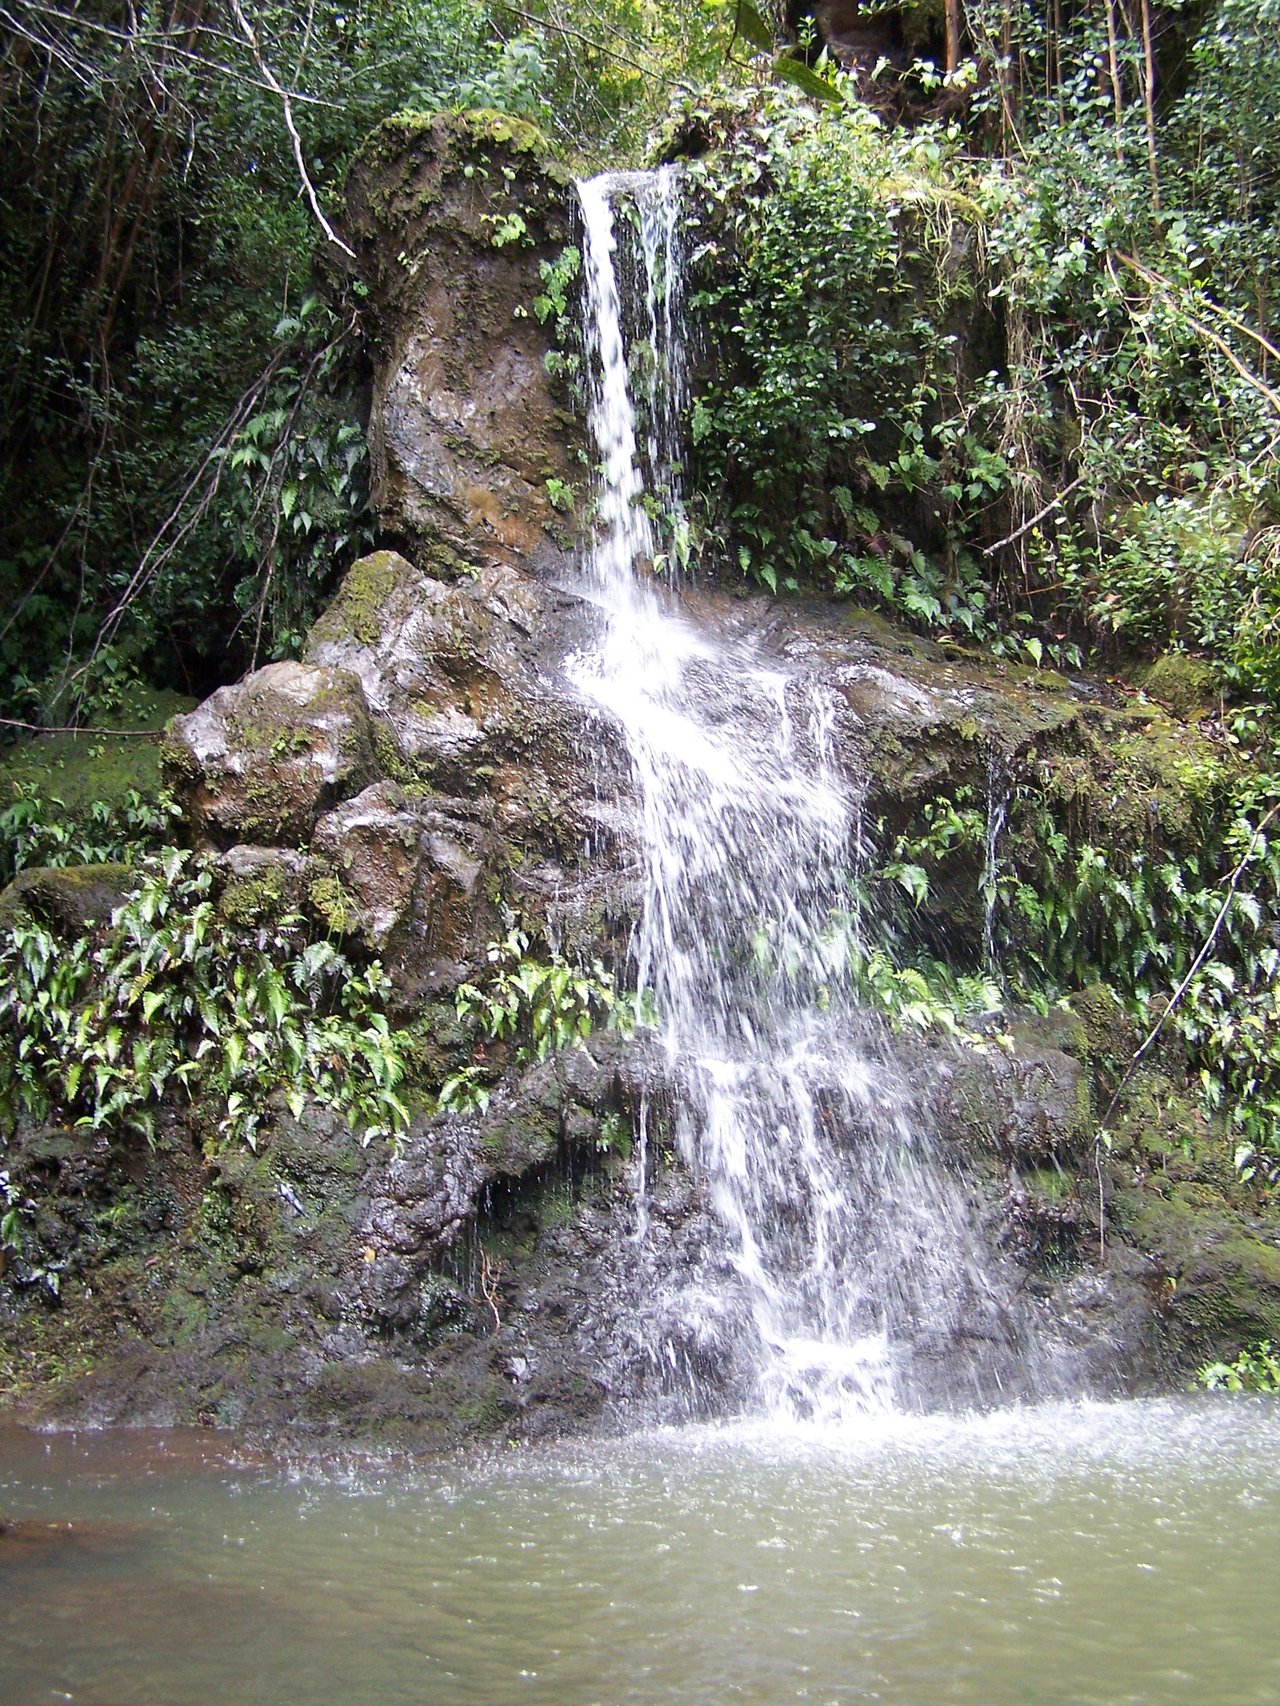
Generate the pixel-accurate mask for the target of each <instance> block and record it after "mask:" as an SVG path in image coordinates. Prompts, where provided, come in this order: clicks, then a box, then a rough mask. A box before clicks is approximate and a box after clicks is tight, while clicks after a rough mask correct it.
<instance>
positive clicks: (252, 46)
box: [231, 0, 356, 260]
mask: <svg viewBox="0 0 1280 1706" xmlns="http://www.w3.org/2000/svg"><path fill="white" fill-rule="evenodd" d="M231 10H232V13H233V14H234V16H235V20H236V23H237V24H238V25H239V26H240V33H241V34H242V35H243V36H244V39H245V41H246V42H247V43H248V44H249V52H250V53H251V54H252V55H253V63H254V64H255V65H256V66H257V67H258V71H259V73H260V75H261V76H262V79H263V81H264V82H265V83H266V84H267V85H268V87H269V88H270V89H271V90H272V92H273V93H274V94H276V95H278V96H279V98H280V106H281V110H282V111H283V113H284V125H285V129H286V130H287V131H288V132H289V141H290V142H291V143H292V144H293V159H294V164H295V165H296V166H297V168H298V176H299V177H300V178H301V179H302V187H303V189H304V190H305V191H306V196H307V200H308V201H309V202H310V204H311V211H312V213H314V214H315V216H316V219H317V220H318V221H319V224H320V228H321V230H322V231H323V232H324V234H325V236H326V237H327V238H328V239H329V241H330V242H331V243H333V244H335V245H336V247H338V248H339V249H341V250H342V252H343V254H344V255H347V256H349V257H350V259H351V260H355V258H356V252H355V250H354V249H353V248H352V247H351V245H350V244H349V243H344V242H343V240H342V238H341V237H339V235H338V233H337V232H336V231H335V230H334V228H333V226H332V225H330V223H329V221H328V220H327V219H326V218H325V216H324V210H323V208H322V207H321V206H320V198H319V196H317V194H316V189H315V185H314V184H313V183H312V182H311V178H310V175H309V174H308V172H307V164H306V161H305V159H304V158H303V154H302V138H301V137H300V136H299V135H298V127H297V125H296V124H295V123H294V120H293V98H292V96H291V95H290V93H289V91H288V90H287V89H286V88H285V86H284V84H283V83H281V81H280V79H279V78H278V77H277V76H276V74H275V72H274V71H273V70H272V69H271V67H270V65H268V63H267V61H266V59H265V58H264V57H263V53H262V49H261V47H260V46H259V45H258V38H257V36H256V35H255V34H254V32H253V25H252V24H251V23H250V22H249V20H248V18H246V17H245V15H244V8H243V7H242V6H241V4H240V0H231Z"/></svg>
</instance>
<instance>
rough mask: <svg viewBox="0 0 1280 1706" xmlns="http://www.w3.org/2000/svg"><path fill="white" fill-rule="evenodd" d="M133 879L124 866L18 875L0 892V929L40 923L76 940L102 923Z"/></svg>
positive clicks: (42, 869) (37, 869) (38, 869)
mask: <svg viewBox="0 0 1280 1706" xmlns="http://www.w3.org/2000/svg"><path fill="white" fill-rule="evenodd" d="M137 880H138V873H137V872H136V871H135V870H133V869H132V868H131V867H130V866H128V865H67V866H61V867H58V868H56V869H48V868H46V867H44V866H39V867H35V868H32V869H28V870H25V871H19V873H18V875H17V876H16V877H15V878H14V880H13V882H11V883H10V884H9V886H8V888H7V889H5V890H4V892H3V893H2V894H0V929H13V928H14V927H15V926H19V925H27V926H29V925H31V924H40V925H43V926H44V927H45V928H46V929H52V930H54V931H55V932H56V933H58V934H60V935H64V936H69V937H71V936H82V935H84V933H85V932H86V931H87V930H91V929H93V928H94V927H95V926H96V925H99V924H106V923H107V922H109V920H110V918H111V914H112V913H113V912H114V911H115V910H116V908H117V907H118V906H121V905H122V904H123V902H124V901H125V899H126V897H127V896H128V895H129V894H130V892H131V891H132V889H133V887H134V885H135V884H136V882H137Z"/></svg>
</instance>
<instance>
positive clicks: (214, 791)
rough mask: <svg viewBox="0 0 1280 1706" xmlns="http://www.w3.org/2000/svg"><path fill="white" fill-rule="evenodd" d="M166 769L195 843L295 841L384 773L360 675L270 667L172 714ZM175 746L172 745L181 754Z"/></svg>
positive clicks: (300, 667) (294, 665)
mask: <svg viewBox="0 0 1280 1706" xmlns="http://www.w3.org/2000/svg"><path fill="white" fill-rule="evenodd" d="M169 740H170V757H169V763H170V772H171V775H172V776H173V777H174V780H175V781H176V783H177V785H178V787H179V789H180V790H181V791H182V792H184V793H185V804H186V809H187V813H188V816H189V818H190V820H191V824H192V828H193V830H194V832H195V835H196V838H197V840H198V841H202V842H205V843H206V844H211V845H212V846H215V847H228V846H231V845H233V844H234V843H236V842H249V843H253V844H258V845H266V844H271V843H277V844H280V845H284V846H297V845H299V844H300V843H302V842H305V841H306V839H307V837H308V836H309V835H310V833H311V829H312V826H313V825H314V823H315V821H316V819H317V818H318V817H319V816H320V814H321V812H323V811H324V810H325V809H326V808H327V807H328V806H331V805H332V804H334V803H335V802H336V801H338V800H343V799H347V798H349V797H350V796H352V795H353V794H357V793H359V792H360V790H361V789H362V788H364V787H367V786H368V784H369V783H370V782H372V781H374V780H375V778H376V777H377V774H378V769H377V763H376V760H375V758H374V746H373V725H372V722H371V720H370V716H369V706H368V704H367V702H366V700H365V695H364V689H363V688H362V687H361V685H360V682H359V680H358V678H357V677H356V676H354V675H350V674H348V673H346V672H345V671H343V670H338V669H322V668H318V667H316V666H315V665H309V664H301V663H273V664H268V665H267V666H266V668H264V669H258V670H255V671H254V672H253V674H252V675H247V676H246V677H245V678H244V680H243V681H240V682H237V683H236V684H235V685H234V686H231V687H220V688H219V689H218V691H217V692H216V693H215V694H213V695H212V697H211V698H209V699H206V700H205V702H204V703H203V704H202V705H199V706H197V707H196V709H195V710H194V711H190V712H188V713H187V715H186V716H182V717H175V718H174V720H173V721H172V723H170V725H169ZM175 749H176V751H175Z"/></svg>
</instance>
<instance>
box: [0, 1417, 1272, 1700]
mask: <svg viewBox="0 0 1280 1706" xmlns="http://www.w3.org/2000/svg"><path fill="white" fill-rule="evenodd" d="M0 1514H3V1515H5V1516H7V1518H8V1519H9V1520H10V1521H11V1522H15V1521H16V1522H17V1526H16V1528H15V1529H13V1530H12V1531H11V1532H10V1533H9V1534H8V1535H6V1536H5V1537H3V1538H0V1700H3V1701H4V1702H5V1706H34V1703H35V1702H51V1701H67V1700H72V1701H76V1702H79V1703H81V1706H221V1703H226V1706H232V1703H234V1706H293V1703H294V1702H297V1703H299V1706H301V1703H302V1702H306V1703H308V1706H328V1703H334V1706H338V1703H342V1706H361V1703H364V1702H368V1703H369V1706H375V1703H377V1706H395V1703H398V1702H406V1703H409V1702H412V1703H414V1706H418V1703H422V1706H464V1703H466V1706H507V1703H508V1702H511V1703H516V1702H521V1703H529V1706H535V1703H536V1706H542V1703H548V1706H550V1703H552V1702H554V1703H555V1706H592V1703H600V1706H623V1703H631V1702H635V1703H641V1702H643V1703H646V1706H647V1703H650V1702H659V1701H670V1702H690V1703H697V1706H721V1703H728V1702H751V1703H756V1706H773V1703H775V1702H786V1701H814V1702H822V1703H835V1702H838V1703H840V1706H844V1703H846V1702H854V1701H858V1702H862V1701H884V1702H890V1703H892V1706H935V1703H945V1702H963V1703H965V1706H1005V1703H1008V1706H1015V1703H1019V1706H1020V1703H1023V1702H1028V1703H1031V1702H1035V1703H1045V1706H1047V1703H1054V1706H1091V1703H1095V1702H1096V1703H1106V1706H1165V1703H1172V1702H1183V1701H1185V1702H1188V1703H1190V1702H1194V1703H1196V1706H1246V1703H1247V1706H1275V1703H1276V1702H1277V1701H1280V1626H1278V1622H1277V1617H1276V1604H1277V1596H1278V1593H1280V1410H1278V1409H1277V1407H1276V1405H1275V1404H1274V1403H1272V1402H1271V1401H1269V1400H1252V1399H1243V1400H1241V1399H1208V1398H1206V1399H1203V1400H1187V1401H1185V1402H1177V1401H1174V1402H1158V1403H1144V1404H1125V1405H1115V1406H1089V1405H1086V1406H1078V1407H1076V1406H1063V1407H1052V1408H1048V1409H1043V1410H1039V1411H1031V1412H1025V1413H1021V1414H1019V1413H1004V1414H998V1415H991V1416H986V1417H983V1418H977V1419H970V1420H965V1421H938V1420H917V1421H912V1422H903V1421H896V1422H894V1423H892V1424H889V1423H885V1424H882V1425H879V1426H875V1427H868V1428H867V1429H866V1430H865V1431H863V1432H861V1433H859V1434H857V1435H855V1436H849V1435H846V1436H844V1437H842V1438H839V1439H837V1438H833V1437H830V1436H826V1437H823V1436H814V1435H807V1436H806V1435H804V1434H799V1433H796V1434H790V1435H786V1436H778V1435H770V1434H768V1433H765V1432H759V1431H754V1432H753V1431H752V1430H751V1429H749V1428H744V1427H736V1428H733V1429H728V1430H723V1431H706V1430H699V1431H685V1432H680V1433H665V1434H658V1435H648V1436H645V1437H643V1438H633V1439H630V1440H624V1441H613V1442H607V1443H593V1444H591V1445H583V1444H577V1445H574V1446H570V1447H562V1448H557V1449H554V1450H521V1451H516V1450H511V1451H507V1452H504V1453H500V1454H494V1455H490V1456H485V1457H482V1458H474V1459H470V1460H467V1461H465V1462H461V1461H457V1460H452V1461H449V1462H447V1463H444V1464H431V1465H423V1464H418V1465H413V1466H408V1467H406V1466H405V1465H403V1464H401V1465H398V1466H387V1465H381V1466H379V1465H370V1464H368V1463H358V1462H344V1463H339V1464H335V1463H332V1462H330V1463H327V1464H326V1465H324V1466H323V1467H316V1466H315V1465H303V1466H298V1465H290V1464H287V1463H279V1462H264V1461H255V1460H253V1459H252V1458H251V1457H249V1456H247V1455H240V1454H238V1453H237V1451H236V1449H235V1447H234V1445H232V1444H228V1443H226V1442H225V1441H218V1440H216V1439H215V1441H214V1442H213V1443H212V1444H211V1443H210V1442H209V1440H208V1439H207V1438H205V1439H203V1440H200V1439H198V1438H196V1437H193V1436H191V1435H148V1434H99V1435H92V1436H85V1435H81V1436H79V1437H76V1438H67V1437H57V1436H53V1437H35V1436H32V1435H29V1434H21V1433H17V1432H13V1431H11V1432H0ZM51 1525H53V1526H51Z"/></svg>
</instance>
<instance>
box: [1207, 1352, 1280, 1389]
mask: <svg viewBox="0 0 1280 1706" xmlns="http://www.w3.org/2000/svg"><path fill="white" fill-rule="evenodd" d="M1196 1381H1197V1384H1198V1385H1200V1386H1203V1387H1206V1388H1207V1389H1208V1390H1209V1391H1210V1392H1280V1352H1278V1351H1276V1350H1275V1349H1273V1347H1272V1345H1271V1342H1270V1340H1269V1339H1263V1340H1262V1342H1261V1344H1257V1345H1252V1346H1249V1347H1248V1348H1247V1349H1245V1350H1242V1351H1241V1352H1240V1354H1239V1356H1238V1357H1236V1358H1235V1360H1234V1361H1233V1362H1207V1363H1205V1364H1204V1365H1203V1367H1201V1368H1198V1369H1197V1370H1196Z"/></svg>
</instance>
